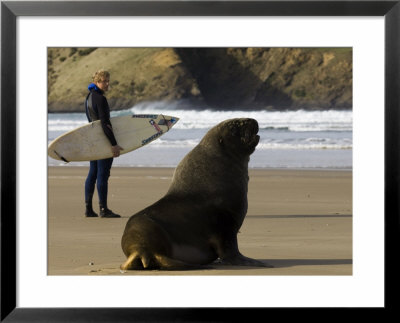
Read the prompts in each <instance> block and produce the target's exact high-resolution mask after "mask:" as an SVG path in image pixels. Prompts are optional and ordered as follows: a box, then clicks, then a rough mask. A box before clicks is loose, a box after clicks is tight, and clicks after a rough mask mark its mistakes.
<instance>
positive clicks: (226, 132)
mask: <svg viewBox="0 0 400 323" xmlns="http://www.w3.org/2000/svg"><path fill="white" fill-rule="evenodd" d="M209 133H210V135H211V136H206V137H205V138H204V139H205V140H207V137H210V138H212V139H213V140H217V142H216V143H215V142H214V144H217V145H218V146H219V147H220V148H222V149H229V150H234V151H235V152H237V153H241V154H244V155H251V154H252V153H253V152H254V150H255V149H256V146H257V145H258V142H259V140H260V136H259V135H257V133H258V122H257V121H256V120H254V119H251V118H237V119H229V120H225V121H223V122H221V123H220V124H218V125H217V126H215V127H214V128H213V129H211V130H210V132H209Z"/></svg>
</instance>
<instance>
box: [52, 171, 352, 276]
mask: <svg viewBox="0 0 400 323" xmlns="http://www.w3.org/2000/svg"><path fill="white" fill-rule="evenodd" d="M87 171H88V168H86V167H72V166H65V167H49V168H48V274H49V275H352V172H351V171H345V170H279V169H250V170H249V176H250V182H249V193H248V200H249V209H248V213H247V216H246V218H245V220H244V223H243V226H242V228H241V230H240V233H239V235H238V240H239V249H240V251H241V252H242V253H243V254H244V255H245V256H248V257H251V258H256V259H259V260H261V261H263V262H266V263H268V264H271V265H273V266H274V268H254V267H230V266H222V265H219V264H211V265H210V268H209V269H201V270H190V271H168V272H166V271H157V270H153V271H128V272H125V273H121V272H120V269H119V266H120V264H121V263H122V262H124V261H125V256H124V254H123V252H122V249H121V247H120V240H121V236H122V232H123V230H124V228H125V224H126V222H127V220H128V218H129V217H130V216H131V215H133V214H134V213H136V212H137V211H140V210H141V209H143V208H144V207H147V206H149V205H150V204H152V203H153V202H155V201H157V200H158V199H159V198H161V197H162V196H163V195H164V194H165V193H166V191H167V189H168V187H169V185H170V182H171V179H172V174H173V171H174V169H173V168H124V167H114V168H112V170H111V177H110V180H109V207H110V209H112V210H113V211H114V212H116V213H119V214H121V215H122V218H120V219H102V218H85V217H84V181H85V178H86V174H87ZM96 194H97V193H95V199H94V209H95V211H96V212H98V205H97V204H98V200H97V196H96Z"/></svg>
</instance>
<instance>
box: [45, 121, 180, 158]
mask: <svg viewBox="0 0 400 323" xmlns="http://www.w3.org/2000/svg"><path fill="white" fill-rule="evenodd" d="M178 120H179V118H176V117H171V116H165V115H162V114H158V115H157V114H154V115H152V114H134V115H131V116H122V117H114V118H110V121H111V124H112V127H113V131H114V136H115V139H116V140H117V143H118V145H120V146H121V147H122V148H123V149H124V150H122V151H121V154H126V153H128V152H130V151H132V150H135V149H138V148H140V147H143V146H145V145H147V144H148V143H150V142H152V141H153V140H156V139H157V138H159V137H160V136H162V135H163V134H165V133H166V132H168V131H169V130H170V129H171V128H172V127H173V126H174V125H175V124H176V123H177V122H178ZM48 154H49V156H50V157H51V158H54V159H57V160H63V161H65V162H72V161H90V160H99V159H104V158H110V157H112V152H111V144H110V141H109V140H108V139H107V137H106V135H105V134H104V132H103V128H102V127H101V124H100V121H99V120H97V121H94V122H92V123H88V124H87V125H84V126H82V127H79V128H76V129H74V130H72V131H69V132H67V133H65V134H63V135H61V136H59V137H57V138H56V139H55V140H54V141H52V142H51V143H50V145H49V147H48Z"/></svg>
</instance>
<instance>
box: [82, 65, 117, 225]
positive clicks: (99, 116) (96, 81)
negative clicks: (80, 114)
mask: <svg viewBox="0 0 400 323" xmlns="http://www.w3.org/2000/svg"><path fill="white" fill-rule="evenodd" d="M109 84H110V73H109V72H108V71H105V70H99V71H97V72H96V73H95V74H94V75H93V83H90V84H89V86H88V90H89V94H88V95H87V97H86V101H85V108H86V116H87V118H88V121H89V122H93V121H95V120H100V121H101V126H102V128H103V131H104V134H105V135H106V137H107V138H108V140H109V141H110V144H111V150H112V153H113V157H111V158H107V159H102V160H93V161H90V168H89V174H88V176H87V178H86V181H85V203H86V211H85V216H86V217H97V216H98V215H97V213H95V212H94V211H93V206H92V199H93V194H94V189H95V186H96V181H97V192H98V195H99V204H100V217H102V218H120V217H121V216H120V215H118V214H115V213H114V212H112V211H111V210H110V209H109V208H108V207H107V194H108V178H109V177H110V170H111V166H112V163H113V158H114V157H118V156H119V155H120V152H121V150H123V148H122V147H120V146H119V145H118V143H117V141H116V139H115V136H114V133H113V129H112V125H111V122H110V107H109V105H108V102H107V99H106V97H105V96H104V93H105V92H106V91H108V87H109Z"/></svg>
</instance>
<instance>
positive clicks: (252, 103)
mask: <svg viewBox="0 0 400 323" xmlns="http://www.w3.org/2000/svg"><path fill="white" fill-rule="evenodd" d="M100 68H104V69H106V70H108V71H110V73H111V82H110V90H109V91H108V92H107V95H106V96H107V99H108V101H109V104H110V106H111V108H112V109H126V108H129V107H131V106H133V105H135V104H136V103H138V102H141V101H161V100H164V101H177V100H187V101H188V102H195V103H196V104H202V105H206V106H208V107H210V108H213V109H276V110H280V109H299V108H302V109H332V108H334V109H348V108H351V107H352V50H351V48H49V49H48V109H49V112H61V111H62V112H68V111H69V112H71V111H84V105H83V102H84V99H85V96H86V94H87V85H88V84H89V83H90V82H91V76H92V75H93V73H94V72H95V71H96V70H98V69H100Z"/></svg>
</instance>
